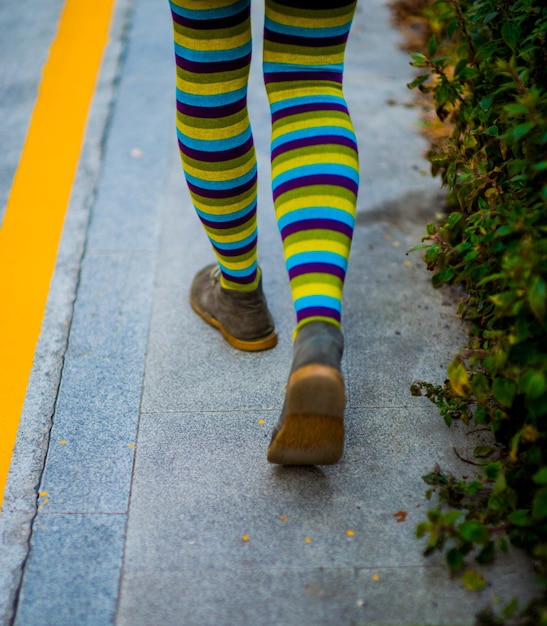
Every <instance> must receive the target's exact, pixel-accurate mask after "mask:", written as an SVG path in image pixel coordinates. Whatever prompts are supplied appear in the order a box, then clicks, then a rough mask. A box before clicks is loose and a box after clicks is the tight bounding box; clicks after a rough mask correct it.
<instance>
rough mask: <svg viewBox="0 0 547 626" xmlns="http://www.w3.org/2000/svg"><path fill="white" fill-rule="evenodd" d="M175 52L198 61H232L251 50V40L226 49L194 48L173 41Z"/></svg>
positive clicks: (190, 59) (184, 57)
mask: <svg viewBox="0 0 547 626" xmlns="http://www.w3.org/2000/svg"><path fill="white" fill-rule="evenodd" d="M174 45H175V52H176V54H178V55H179V56H180V57H182V58H183V59H188V60H189V61H198V62H200V63H212V62H214V61H232V60H233V59H239V58H241V57H243V56H245V55H246V54H249V53H250V52H251V50H252V42H251V41H248V42H247V43H245V44H244V45H242V46H238V47H237V48H227V49H226V50H194V49H193V48H186V47H185V46H181V45H180V44H178V43H176V42H175V44H174Z"/></svg>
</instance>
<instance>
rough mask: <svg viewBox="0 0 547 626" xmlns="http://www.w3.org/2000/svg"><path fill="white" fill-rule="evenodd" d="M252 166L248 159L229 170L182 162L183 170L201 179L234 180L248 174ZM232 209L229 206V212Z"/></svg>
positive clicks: (252, 163)
mask: <svg viewBox="0 0 547 626" xmlns="http://www.w3.org/2000/svg"><path fill="white" fill-rule="evenodd" d="M254 166H255V163H254V162H253V161H251V160H249V162H248V163H247V164H244V165H240V166H239V167H234V168H233V169H231V170H205V169H202V168H199V167H192V166H191V165H188V164H187V163H184V170H185V172H187V173H188V174H190V176H195V177H196V178H201V179H202V180H208V181H214V182H225V181H227V180H234V178H239V177H240V176H245V174H248V173H249V172H250V171H251V170H252V169H253V168H254ZM232 211H233V208H232V206H230V213H231V212H232Z"/></svg>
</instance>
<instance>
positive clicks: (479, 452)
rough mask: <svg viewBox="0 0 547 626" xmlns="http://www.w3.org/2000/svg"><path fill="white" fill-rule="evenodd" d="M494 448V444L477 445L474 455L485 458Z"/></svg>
mask: <svg viewBox="0 0 547 626" xmlns="http://www.w3.org/2000/svg"><path fill="white" fill-rule="evenodd" d="M494 450H495V448H494V446H477V447H476V448H475V449H474V450H473V456H474V457H475V458H477V459H485V458H486V457H487V456H490V455H491V454H492V452H494Z"/></svg>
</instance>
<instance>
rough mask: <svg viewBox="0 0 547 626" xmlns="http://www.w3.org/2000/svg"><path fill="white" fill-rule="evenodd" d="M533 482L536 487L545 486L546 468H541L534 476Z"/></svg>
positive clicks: (546, 483)
mask: <svg viewBox="0 0 547 626" xmlns="http://www.w3.org/2000/svg"><path fill="white" fill-rule="evenodd" d="M533 481H534V482H535V483H536V485H547V466H545V467H542V468H541V469H540V470H539V471H538V472H536V473H535V474H534V476H533Z"/></svg>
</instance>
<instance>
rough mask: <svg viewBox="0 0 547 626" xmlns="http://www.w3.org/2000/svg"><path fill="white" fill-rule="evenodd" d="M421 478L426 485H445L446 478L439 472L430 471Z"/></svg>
mask: <svg viewBox="0 0 547 626" xmlns="http://www.w3.org/2000/svg"><path fill="white" fill-rule="evenodd" d="M422 480H423V481H424V482H425V483H427V484H428V485H447V484H448V478H447V477H446V476H443V474H441V473H439V472H432V473H431V474H426V475H425V476H422Z"/></svg>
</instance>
